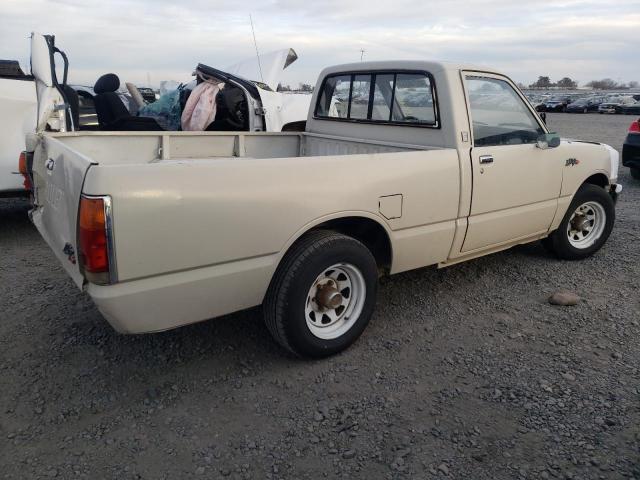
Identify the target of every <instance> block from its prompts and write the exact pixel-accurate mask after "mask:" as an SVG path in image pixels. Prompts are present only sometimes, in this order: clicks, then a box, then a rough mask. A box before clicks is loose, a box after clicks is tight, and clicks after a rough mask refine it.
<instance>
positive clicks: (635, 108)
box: [620, 101, 640, 115]
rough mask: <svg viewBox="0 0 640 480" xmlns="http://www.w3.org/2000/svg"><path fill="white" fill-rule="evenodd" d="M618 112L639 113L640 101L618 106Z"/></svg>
mask: <svg viewBox="0 0 640 480" xmlns="http://www.w3.org/2000/svg"><path fill="white" fill-rule="evenodd" d="M620 113H622V114H624V115H640V101H636V102H635V103H630V104H628V105H621V106H620Z"/></svg>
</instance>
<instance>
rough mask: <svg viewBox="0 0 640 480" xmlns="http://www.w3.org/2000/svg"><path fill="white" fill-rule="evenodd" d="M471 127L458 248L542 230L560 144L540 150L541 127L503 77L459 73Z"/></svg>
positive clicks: (553, 203) (558, 174)
mask: <svg viewBox="0 0 640 480" xmlns="http://www.w3.org/2000/svg"><path fill="white" fill-rule="evenodd" d="M463 79H464V83H465V89H466V93H467V100H468V107H467V108H468V111H469V115H470V117H471V123H472V131H473V147H472V149H471V154H470V155H471V164H472V171H473V193H472V201H471V211H470V216H469V222H468V227H467V234H466V237H465V240H464V243H463V245H462V253H471V252H474V251H476V250H483V249H487V248H492V247H494V246H499V245H501V244H505V243H508V242H511V241H513V240H517V239H520V238H526V237H529V236H532V235H535V234H538V233H543V232H546V231H547V230H548V229H549V226H550V225H551V222H552V220H553V217H554V215H555V212H556V208H557V205H558V197H559V195H560V188H561V184H562V159H561V152H560V150H561V149H560V148H548V149H541V148H538V147H537V146H536V141H537V138H538V137H539V136H540V135H541V134H544V133H546V128H545V127H544V125H543V124H542V123H541V121H540V120H539V118H538V116H537V115H536V114H535V113H533V111H532V110H531V108H530V107H529V105H528V103H527V102H525V100H524V99H523V97H522V96H521V95H520V94H519V93H518V90H517V89H516V88H515V87H514V86H513V84H512V83H511V82H510V81H509V80H508V79H507V78H505V77H501V76H498V75H492V74H487V73H480V72H463Z"/></svg>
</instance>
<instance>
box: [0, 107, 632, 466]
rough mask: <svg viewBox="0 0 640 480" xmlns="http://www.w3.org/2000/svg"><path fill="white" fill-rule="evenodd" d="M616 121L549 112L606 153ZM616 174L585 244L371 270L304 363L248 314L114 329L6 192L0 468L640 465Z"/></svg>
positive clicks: (627, 196)
mask: <svg viewBox="0 0 640 480" xmlns="http://www.w3.org/2000/svg"><path fill="white" fill-rule="evenodd" d="M630 121H631V118H630V117H620V116H601V115H573V116H571V115H566V114H550V115H549V124H550V125H551V127H552V129H556V130H557V131H559V132H560V133H561V134H562V135H564V136H570V137H577V138H583V139H589V140H598V141H604V142H607V143H610V144H611V145H613V146H615V147H616V148H621V145H622V141H623V139H624V136H625V135H626V130H627V127H628V124H629V123H630ZM620 178H621V182H622V183H623V185H624V188H625V191H624V194H623V196H622V197H621V199H620V202H619V204H618V209H617V213H618V219H617V223H616V227H615V228H614V231H613V234H612V236H611V238H610V240H609V242H608V243H607V244H606V245H605V247H604V248H603V249H602V250H601V251H600V252H599V253H598V254H597V255H595V256H594V257H593V258H591V259H588V260H586V261H582V262H577V263H576V262H560V261H557V260H555V259H553V258H551V257H550V256H549V255H548V254H547V253H546V252H545V251H544V250H543V249H542V247H541V246H540V245H539V244H538V243H536V244H531V245H526V246H521V247H517V248H514V249H512V250H509V251H507V252H503V253H498V254H495V255H491V256H488V257H485V258H482V259H478V260H475V261H472V262H469V263H465V264H462V265H457V266H453V267H450V268H447V269H444V270H435V269H422V270H418V271H413V272H409V273H406V274H402V275H399V276H396V277H393V278H390V279H384V280H383V282H382V286H381V289H380V293H379V298H378V305H377V311H376V314H375V316H374V318H373V320H372V323H371V324H370V326H369V328H368V329H367V330H366V331H365V333H364V335H363V336H362V338H361V339H360V340H359V341H358V342H357V343H356V344H355V345H354V346H353V347H352V348H351V349H349V350H348V351H347V352H345V353H343V354H341V355H338V356H336V357H334V358H330V359H328V360H323V361H316V362H308V361H300V360H295V359H291V358H289V357H287V356H286V355H284V354H283V352H282V351H281V350H280V349H279V348H278V347H276V345H275V344H274V342H273V341H272V340H271V338H270V337H269V335H268V333H267V330H266V328H265V327H264V325H263V324H262V322H261V318H260V314H259V311H258V310H251V311H248V312H242V313H239V314H235V315H231V316H227V317H224V318H221V319H218V320H214V321H210V322H204V323H201V324H197V325H193V326H189V327H184V328H181V329H178V330H175V331H171V332H166V333H161V334H154V335H144V336H122V335H119V334H117V333H115V332H114V331H113V330H112V329H111V328H110V327H109V325H108V324H107V323H106V321H104V319H103V318H102V317H101V315H100V314H99V312H98V311H97V310H96V308H95V307H94V306H93V305H92V303H91V301H90V300H89V298H88V297H87V296H86V295H84V294H81V293H80V292H78V291H77V290H76V288H75V287H74V285H73V284H72V282H71V281H70V280H69V279H68V278H67V276H66V275H65V273H64V272H63V270H62V268H61V267H59V266H58V263H57V261H56V260H55V258H54V257H53V254H52V253H51V252H50V251H49V249H48V248H47V246H46V245H45V244H44V242H43V241H42V240H41V239H40V237H39V236H38V234H37V232H36V230H35V229H34V227H32V226H31V225H30V224H29V222H28V220H27V218H26V212H27V206H26V204H25V203H24V202H20V201H15V200H13V201H10V200H4V201H1V202H0V226H1V227H0V275H1V280H2V289H1V290H0V392H1V396H0V478H11V479H13V478H16V479H22V478H41V477H42V478H47V477H58V478H90V479H95V478H113V479H126V478H131V479H134V478H144V479H152V478H168V479H174V478H191V477H193V478H223V477H224V478H239V479H244V478H269V479H276V478H310V479H315V478H323V477H326V478H366V479H378V478H390V479H391V478H412V479H413V478H415V479H429V478H457V479H489V478H491V479H493V478H497V479H520V478H522V479H525V478H541V479H547V478H573V479H603V478H606V479H609V478H625V479H629V478H635V479H640V407H639V405H640V382H639V380H640V371H639V368H640V341H639V340H638V339H639V336H640V296H639V295H638V292H639V291H640V275H638V273H639V271H640V241H639V240H640V213H639V209H638V206H639V205H640V182H634V181H633V180H632V179H631V178H630V176H629V173H628V170H627V169H622V170H621V176H620ZM559 289H568V290H570V291H573V292H575V293H577V294H578V295H580V296H581V297H582V298H583V300H582V301H581V302H580V303H579V304H578V305H577V306H575V307H554V306H551V305H549V303H548V302H547V297H548V296H549V295H550V294H551V293H553V292H555V291H557V290H559Z"/></svg>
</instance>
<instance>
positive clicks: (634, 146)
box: [622, 120, 640, 180]
mask: <svg viewBox="0 0 640 480" xmlns="http://www.w3.org/2000/svg"><path fill="white" fill-rule="evenodd" d="M622 165H623V166H625V167H629V168H630V169H631V176H632V177H633V178H635V179H637V180H640V120H636V121H635V122H633V123H632V124H631V126H630V127H629V134H628V135H627V138H626V140H625V141H624V145H623V146H622Z"/></svg>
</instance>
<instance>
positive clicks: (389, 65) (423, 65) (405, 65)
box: [321, 60, 501, 77]
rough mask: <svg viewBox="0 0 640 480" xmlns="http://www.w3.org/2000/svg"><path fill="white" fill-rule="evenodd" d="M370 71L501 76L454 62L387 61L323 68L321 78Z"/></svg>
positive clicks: (483, 68)
mask: <svg viewBox="0 0 640 480" xmlns="http://www.w3.org/2000/svg"><path fill="white" fill-rule="evenodd" d="M370 70H425V71H427V72H429V73H439V72H443V71H460V70H472V71H479V72H487V73H495V74H499V75H500V74H501V73H500V72H497V71H495V69H491V68H487V67H482V66H479V65H470V64H462V63H454V62H442V61H424V60H387V61H380V62H357V63H345V64H342V65H333V66H331V67H327V68H325V69H324V70H323V71H322V73H321V76H322V77H325V76H327V75H331V74H334V73H340V72H359V71H370Z"/></svg>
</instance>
